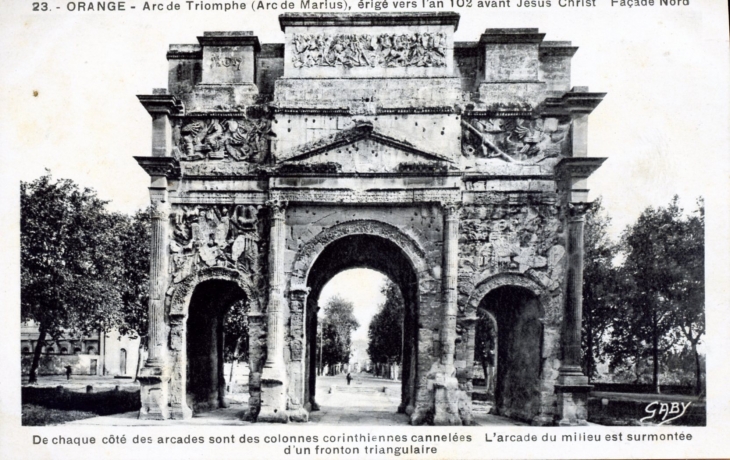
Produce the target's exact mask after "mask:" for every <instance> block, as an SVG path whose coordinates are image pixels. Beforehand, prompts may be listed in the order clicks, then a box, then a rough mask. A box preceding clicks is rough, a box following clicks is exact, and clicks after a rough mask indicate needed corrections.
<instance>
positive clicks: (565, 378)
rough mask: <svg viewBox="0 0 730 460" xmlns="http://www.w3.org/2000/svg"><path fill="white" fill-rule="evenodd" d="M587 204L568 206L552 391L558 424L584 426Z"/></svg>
mask: <svg viewBox="0 0 730 460" xmlns="http://www.w3.org/2000/svg"><path fill="white" fill-rule="evenodd" d="M589 208H590V203H571V204H570V216H569V221H568V273H567V286H566V288H567V289H566V298H565V314H564V320H563V325H564V327H563V362H562V364H561V366H560V370H559V375H558V382H557V385H555V390H556V392H557V394H558V412H559V413H558V423H559V424H560V425H564V426H571V425H585V424H586V417H587V411H586V405H587V399H588V392H589V391H590V389H591V386H590V385H588V377H586V376H585V375H583V371H582V369H581V324H582V322H583V227H584V224H585V213H586V212H587V211H588V209H589Z"/></svg>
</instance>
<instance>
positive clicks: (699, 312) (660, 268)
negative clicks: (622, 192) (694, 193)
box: [606, 196, 705, 391]
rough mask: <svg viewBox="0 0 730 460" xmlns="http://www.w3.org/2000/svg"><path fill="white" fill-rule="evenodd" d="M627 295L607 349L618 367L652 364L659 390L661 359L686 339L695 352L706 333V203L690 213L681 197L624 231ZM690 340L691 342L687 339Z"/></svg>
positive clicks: (620, 303)
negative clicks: (685, 208)
mask: <svg viewBox="0 0 730 460" xmlns="http://www.w3.org/2000/svg"><path fill="white" fill-rule="evenodd" d="M621 251H622V252H623V254H624V255H625V262H624V264H623V267H622V268H621V285H620V288H619V289H618V291H617V292H619V293H620V294H621V297H620V299H619V300H618V302H617V311H616V313H615V314H614V315H613V316H614V317H613V324H612V330H611V342H610V344H609V345H608V346H607V347H606V351H607V352H608V353H609V354H610V355H611V365H612V367H614V368H615V367H617V366H620V365H626V364H629V365H632V366H633V367H634V368H635V369H636V371H637V380H638V379H639V378H640V375H639V374H638V370H639V369H640V367H641V362H642V361H649V362H651V366H652V377H651V382H652V384H653V386H654V388H655V389H656V391H658V389H659V375H660V372H661V361H662V359H663V358H664V357H665V356H666V354H667V353H668V352H669V351H670V350H672V349H673V348H675V347H677V346H679V345H681V343H682V340H683V339H684V340H686V341H687V342H689V343H690V344H691V345H692V347H693V349H694V350H695V357H696V366H697V368H696V375H697V386H698V389H699V386H700V385H699V382H700V376H701V369H700V358H699V355H698V354H697V352H696V347H697V344H698V343H699V341H700V340H701V337H702V335H703V334H704V328H705V320H704V204H703V202H702V200H699V201H698V209H697V210H696V211H695V212H694V214H693V215H692V216H685V214H684V211H683V210H682V208H680V207H679V204H678V197H677V196H675V197H674V198H673V199H672V201H671V202H670V203H669V205H668V206H667V207H659V208H653V207H649V208H647V209H646V210H645V211H644V212H643V213H642V214H641V216H640V217H639V219H638V220H637V222H636V223H635V224H634V225H632V226H630V227H629V228H627V229H626V230H625V232H624V234H623V235H622V239H621ZM685 343H686V342H685Z"/></svg>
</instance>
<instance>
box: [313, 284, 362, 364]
mask: <svg viewBox="0 0 730 460" xmlns="http://www.w3.org/2000/svg"><path fill="white" fill-rule="evenodd" d="M358 327H360V324H359V323H358V322H357V320H356V319H355V316H354V315H353V305H352V303H351V302H349V301H347V300H345V299H343V298H342V297H340V296H335V297H332V298H331V299H330V300H329V301H328V302H327V305H326V306H325V307H324V318H323V319H322V328H321V330H320V333H319V336H318V337H317V339H318V341H320V343H321V350H322V352H321V353H322V355H321V359H320V362H321V363H322V366H325V365H328V366H330V368H331V367H332V366H333V365H335V364H339V363H349V362H350V347H351V345H352V331H354V330H355V329H357V328H358Z"/></svg>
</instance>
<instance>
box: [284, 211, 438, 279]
mask: <svg viewBox="0 0 730 460" xmlns="http://www.w3.org/2000/svg"><path fill="white" fill-rule="evenodd" d="M351 235H371V236H378V237H381V238H384V239H386V240H389V241H392V242H393V243H394V244H396V245H397V246H398V247H399V248H400V249H401V250H402V251H403V252H404V253H405V254H406V256H407V258H408V259H409V261H410V262H411V264H412V265H413V269H414V271H415V272H416V274H417V275H418V279H419V280H427V279H428V278H431V273H430V270H429V267H428V264H427V263H426V251H424V249H423V248H422V247H421V246H420V245H419V244H418V243H417V242H416V240H415V239H414V238H412V237H411V236H409V235H407V234H406V233H403V232H402V231H401V230H400V229H398V228H397V227H395V226H393V225H391V224H389V223H385V222H380V221H375V220H351V221H346V222H342V223H339V224H336V225H333V226H332V227H329V228H326V229H324V230H322V231H321V232H320V233H318V234H317V235H315V236H314V237H313V238H312V239H310V240H309V241H307V242H306V243H304V244H303V245H302V246H301V248H300V249H299V250H298V251H297V253H296V256H295V258H294V262H293V264H292V267H293V270H292V272H291V282H290V284H291V285H292V286H294V285H305V284H306V279H307V275H308V273H309V270H310V269H311V267H312V264H313V263H314V261H315V260H316V259H317V257H318V256H319V255H320V254H321V253H322V251H324V249H325V247H327V245H329V244H330V243H332V242H334V241H336V240H338V239H340V238H343V237H346V236H351Z"/></svg>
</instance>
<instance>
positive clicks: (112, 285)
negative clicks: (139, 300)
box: [20, 173, 124, 383]
mask: <svg viewBox="0 0 730 460" xmlns="http://www.w3.org/2000/svg"><path fill="white" fill-rule="evenodd" d="M105 205H106V202H105V201H102V200H100V199H99V198H98V197H97V196H96V192H94V191H93V190H90V189H88V188H87V189H84V190H81V189H79V187H78V186H77V185H76V184H75V183H74V182H72V181H70V180H66V179H61V180H57V181H54V180H53V179H52V177H51V174H50V173H47V174H46V175H44V176H42V177H40V178H38V179H36V180H35V181H33V182H30V183H26V182H21V183H20V265H21V290H20V301H21V320H22V321H24V322H27V321H34V322H35V323H36V324H37V325H38V329H39V337H38V342H37V344H36V346H35V350H34V354H33V362H32V364H31V369H30V382H31V383H33V382H35V381H36V380H37V375H36V374H37V369H38V363H39V360H40V355H41V350H42V348H43V346H44V344H45V341H46V339H47V337H51V338H53V339H58V338H59V337H60V335H61V334H62V333H63V332H64V330H72V331H73V332H75V333H78V334H88V333H91V332H93V331H95V330H108V329H110V328H111V327H113V326H115V325H116V324H119V323H120V320H121V315H122V308H121V307H122V304H123V299H122V292H121V290H120V288H119V286H120V285H122V284H124V283H123V280H124V269H123V264H122V263H120V260H122V259H123V250H122V244H121V238H120V235H119V234H118V232H117V230H118V228H119V224H120V221H121V220H123V216H121V215H118V214H109V213H107V212H106V210H105Z"/></svg>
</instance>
